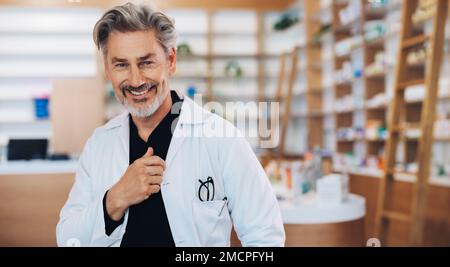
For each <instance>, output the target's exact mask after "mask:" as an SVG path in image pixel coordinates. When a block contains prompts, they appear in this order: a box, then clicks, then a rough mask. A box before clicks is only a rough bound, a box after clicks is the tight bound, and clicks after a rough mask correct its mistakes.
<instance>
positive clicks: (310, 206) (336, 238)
mask: <svg viewBox="0 0 450 267" xmlns="http://www.w3.org/2000/svg"><path fill="white" fill-rule="evenodd" d="M279 205H280V210H281V215H282V218H283V222H284V229H285V231H286V246H287V247H311V246H314V247H323V246H327V247H359V246H364V245H365V244H366V240H365V229H364V227H365V223H364V221H365V216H366V201H365V198H363V197H361V196H358V195H353V194H351V195H349V197H348V198H347V200H345V201H344V202H343V203H341V204H339V205H335V206H323V205H321V204H319V203H318V202H317V201H316V198H315V197H314V196H312V197H308V198H306V199H303V200H302V201H301V202H295V203H293V202H288V201H280V202H279ZM231 244H232V246H239V245H240V243H239V240H238V239H237V237H236V235H235V233H233V235H232V242H231Z"/></svg>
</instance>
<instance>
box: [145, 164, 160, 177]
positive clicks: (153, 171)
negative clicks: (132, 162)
mask: <svg viewBox="0 0 450 267" xmlns="http://www.w3.org/2000/svg"><path fill="white" fill-rule="evenodd" d="M163 173H164V168H163V167H162V166H147V167H145V174H147V175H160V176H162V175H163Z"/></svg>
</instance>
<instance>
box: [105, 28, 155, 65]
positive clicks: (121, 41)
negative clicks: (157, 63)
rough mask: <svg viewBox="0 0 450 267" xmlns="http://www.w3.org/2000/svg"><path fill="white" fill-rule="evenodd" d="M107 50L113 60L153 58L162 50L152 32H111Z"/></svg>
mask: <svg viewBox="0 0 450 267" xmlns="http://www.w3.org/2000/svg"><path fill="white" fill-rule="evenodd" d="M107 50H108V55H109V58H111V59H113V58H115V59H128V60H132V59H133V60H134V59H143V58H149V57H155V56H157V54H158V53H162V52H163V49H162V47H161V46H160V45H159V43H158V42H157V40H156V37H155V34H154V32H153V31H136V32H126V33H121V32H113V33H111V34H110V36H109V37H108V42H107Z"/></svg>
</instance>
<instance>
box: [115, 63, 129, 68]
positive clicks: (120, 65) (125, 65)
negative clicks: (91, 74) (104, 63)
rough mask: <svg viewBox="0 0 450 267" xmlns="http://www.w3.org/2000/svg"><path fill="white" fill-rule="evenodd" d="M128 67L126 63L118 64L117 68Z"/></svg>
mask: <svg viewBox="0 0 450 267" xmlns="http://www.w3.org/2000/svg"><path fill="white" fill-rule="evenodd" d="M126 67H127V64H125V63H119V64H116V68H126Z"/></svg>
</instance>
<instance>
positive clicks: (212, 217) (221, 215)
mask: <svg viewBox="0 0 450 267" xmlns="http://www.w3.org/2000/svg"><path fill="white" fill-rule="evenodd" d="M226 205H227V200H214V201H204V202H202V201H200V200H198V199H195V200H193V203H192V212H193V215H194V220H195V221H196V223H195V225H196V228H197V233H198V237H199V240H200V243H201V245H202V246H228V245H229V237H230V232H231V219H230V215H229V213H228V209H227V207H226Z"/></svg>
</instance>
